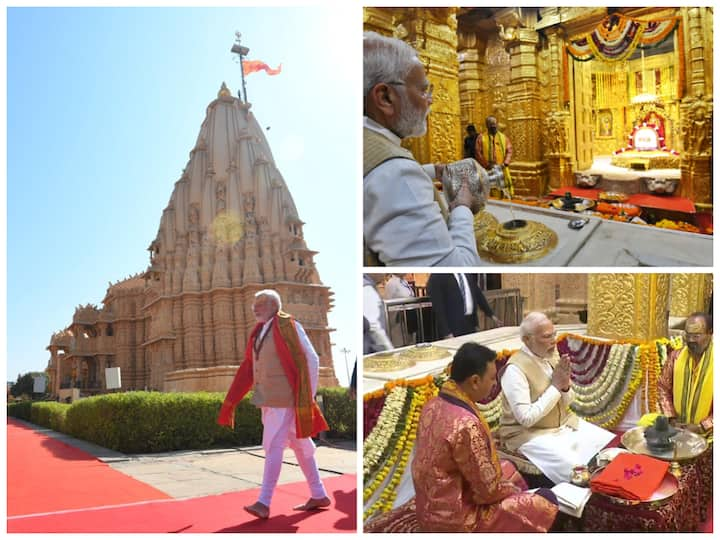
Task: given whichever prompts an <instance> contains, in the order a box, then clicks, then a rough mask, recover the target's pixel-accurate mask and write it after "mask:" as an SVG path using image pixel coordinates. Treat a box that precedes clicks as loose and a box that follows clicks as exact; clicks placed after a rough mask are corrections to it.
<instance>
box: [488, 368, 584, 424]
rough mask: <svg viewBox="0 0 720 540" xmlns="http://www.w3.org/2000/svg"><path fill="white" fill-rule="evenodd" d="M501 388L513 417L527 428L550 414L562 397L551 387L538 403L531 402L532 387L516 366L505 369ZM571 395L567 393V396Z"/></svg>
mask: <svg viewBox="0 0 720 540" xmlns="http://www.w3.org/2000/svg"><path fill="white" fill-rule="evenodd" d="M500 386H501V387H502V391H503V393H504V394H505V397H506V398H507V400H508V403H509V405H510V409H511V410H512V413H513V416H515V419H516V420H517V421H518V423H520V425H522V426H524V427H526V428H529V427H532V426H534V425H535V424H536V423H537V422H538V421H539V420H540V419H541V418H543V417H544V416H545V415H546V414H547V413H548V412H550V410H551V409H552V408H553V407H554V406H555V405H557V402H558V401H559V400H560V398H561V395H562V394H561V392H560V391H559V390H558V389H557V388H555V387H554V386H553V385H550V386H548V388H547V390H545V392H543V394H542V395H541V396H540V397H539V398H538V399H537V401H535V402H531V401H530V385H529V384H528V381H527V378H526V377H525V374H524V373H523V372H522V370H521V369H520V368H519V367H517V366H514V365H509V366H508V367H507V368H505V373H503V376H502V378H501V379H500ZM571 392H572V391H571ZM569 393H570V392H566V394H569Z"/></svg>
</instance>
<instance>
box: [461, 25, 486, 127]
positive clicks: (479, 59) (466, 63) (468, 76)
mask: <svg viewBox="0 0 720 540" xmlns="http://www.w3.org/2000/svg"><path fill="white" fill-rule="evenodd" d="M486 45H487V42H486V41H484V40H483V39H482V38H481V36H480V35H478V34H477V33H476V32H473V31H465V30H462V29H461V30H459V31H458V61H459V63H460V69H459V71H458V86H459V89H460V125H461V128H462V134H463V137H464V136H465V126H467V125H468V124H475V128H476V129H477V130H478V133H481V132H482V131H483V130H484V127H483V126H484V125H485V118H484V117H483V114H482V113H483V103H482V101H483V97H484V96H485V95H487V87H488V84H487V78H486V77H485V76H484V74H485V70H486V66H487V64H486V60H485V49H486Z"/></svg>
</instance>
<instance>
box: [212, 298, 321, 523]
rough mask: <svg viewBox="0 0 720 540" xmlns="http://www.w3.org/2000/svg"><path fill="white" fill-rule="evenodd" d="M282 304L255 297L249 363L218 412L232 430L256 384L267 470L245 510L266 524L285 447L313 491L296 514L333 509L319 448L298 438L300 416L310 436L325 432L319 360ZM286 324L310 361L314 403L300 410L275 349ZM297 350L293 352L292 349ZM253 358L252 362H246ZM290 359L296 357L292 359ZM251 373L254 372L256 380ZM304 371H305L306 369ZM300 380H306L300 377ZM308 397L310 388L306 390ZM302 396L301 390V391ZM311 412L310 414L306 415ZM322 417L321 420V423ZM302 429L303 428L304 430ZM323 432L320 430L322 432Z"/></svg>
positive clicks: (305, 438) (308, 438)
mask: <svg viewBox="0 0 720 540" xmlns="http://www.w3.org/2000/svg"><path fill="white" fill-rule="evenodd" d="M281 307H282V300H281V298H280V295H279V294H278V293H277V291H275V290H272V289H265V290H261V291H259V292H257V293H256V294H255V301H254V303H253V307H252V309H253V314H254V315H255V318H256V320H257V322H258V324H257V325H256V327H255V329H254V330H253V336H251V338H250V343H249V345H248V349H247V351H246V359H245V362H243V364H241V366H240V368H239V369H238V373H237V374H236V375H235V379H234V380H233V384H232V386H231V388H230V390H229V391H228V394H227V395H226V397H225V401H224V402H223V406H222V407H221V410H220V415H219V417H218V422H219V423H220V424H222V425H230V426H232V425H233V418H234V409H235V406H236V405H237V403H238V402H239V401H240V400H241V399H242V397H243V395H244V393H245V392H247V388H248V387H249V384H248V383H247V381H248V380H249V379H252V381H253V396H252V399H251V402H252V403H253V404H254V405H255V406H257V407H259V408H260V411H261V416H262V424H263V438H262V445H263V450H264V451H265V467H264V471H263V481H262V487H261V489H260V495H259V496H258V499H257V502H255V503H254V504H252V505H249V506H245V507H244V509H245V510H246V511H247V512H249V513H250V514H252V515H254V516H256V517H258V518H260V519H267V518H268V517H269V515H270V503H271V501H272V496H273V492H274V491H275V486H276V485H277V483H278V479H279V478H280V469H281V467H282V463H283V451H284V450H285V448H286V447H288V446H289V447H290V448H292V450H293V451H294V452H295V458H296V459H297V462H298V464H299V465H300V469H301V470H302V472H303V475H304V476H305V480H306V481H307V483H308V487H309V488H310V499H309V500H308V501H307V502H306V503H305V504H302V505H298V506H296V507H295V508H294V509H295V510H315V509H319V508H324V507H327V506H329V505H330V504H331V501H330V498H329V497H328V496H327V492H326V491H325V487H324V486H323V483H322V480H321V479H320V472H319V470H318V466H317V462H316V461H315V443H314V442H313V440H312V438H311V436H310V435H308V434H305V435H301V434H299V432H298V425H300V426H302V425H303V424H298V418H296V416H297V415H298V414H299V412H302V413H303V414H310V415H311V416H312V420H311V422H312V424H313V427H312V430H311V431H310V434H313V433H315V432H316V431H317V430H318V428H317V427H316V426H319V425H322V426H324V429H327V424H326V423H325V420H324V419H322V420H321V419H320V418H321V414H320V413H319V409H317V405H316V404H315V403H314V396H315V393H316V391H317V384H318V371H319V365H320V360H319V358H318V355H317V353H316V352H315V349H314V348H313V346H312V344H311V343H310V340H309V339H308V337H307V334H306V333H305V330H304V329H303V327H302V325H300V323H299V322H297V321H295V320H293V319H292V318H291V317H290V316H289V315H287V314H284V313H281V312H280V309H281ZM280 317H282V318H283V319H287V320H288V322H287V323H284V322H283V323H282V324H283V325H285V326H287V325H288V324H289V325H292V326H293V327H294V331H295V334H296V336H297V345H298V346H299V347H298V348H299V349H300V350H301V351H302V356H303V357H304V359H305V360H306V361H307V372H306V373H307V380H308V381H309V383H310V389H309V396H306V397H309V398H310V399H311V400H312V401H311V403H310V404H309V405H308V404H306V405H304V406H303V408H302V409H299V408H298V406H297V404H298V397H297V396H296V395H294V391H293V388H292V386H291V384H290V383H289V381H288V374H287V373H286V371H285V368H284V366H283V365H282V361H281V360H280V356H281V354H280V349H279V348H278V347H277V336H275V335H274V334H276V333H277V332H276V330H277V328H276V327H277V325H280V324H281V321H280V320H279V318H280ZM293 348H294V346H293ZM247 354H251V355H252V356H251V358H248V357H247ZM291 354H292V353H291ZM248 369H250V370H251V371H252V377H250V373H249V372H248ZM301 369H302V371H304V369H305V366H302V368H301ZM298 378H299V379H301V378H304V375H301V374H299V375H298ZM305 390H306V391H307V388H305ZM300 392H302V390H300ZM308 411H309V412H308ZM318 415H320V418H318ZM301 429H302V428H301ZM321 429H322V428H321Z"/></svg>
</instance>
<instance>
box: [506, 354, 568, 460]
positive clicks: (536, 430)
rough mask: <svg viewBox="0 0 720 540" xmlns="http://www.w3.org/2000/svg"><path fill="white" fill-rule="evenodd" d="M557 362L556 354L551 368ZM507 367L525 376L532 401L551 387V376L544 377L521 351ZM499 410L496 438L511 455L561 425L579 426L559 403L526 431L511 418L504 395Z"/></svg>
mask: <svg viewBox="0 0 720 540" xmlns="http://www.w3.org/2000/svg"><path fill="white" fill-rule="evenodd" d="M558 360H559V357H558V355H557V353H555V354H554V355H553V357H552V358H551V359H550V365H551V366H552V367H553V369H554V368H555V366H556V365H557V363H558ZM507 365H508V366H509V365H514V366H517V367H518V368H520V370H521V371H522V372H523V373H524V374H525V377H526V378H527V380H528V384H529V385H530V401H531V402H535V401H537V399H538V398H539V397H540V396H541V395H542V394H543V392H545V390H547V388H548V386H550V384H551V379H550V377H548V376H547V375H546V374H545V372H544V371H543V370H542V368H541V367H540V365H539V364H538V363H537V362H536V361H535V360H534V359H533V358H532V357H530V356H529V355H527V354H526V353H524V352H523V351H518V352H516V353H515V354H513V355H512V356H511V357H510V360H508V363H507ZM502 407H503V414H502V416H501V418H500V428H499V429H498V436H499V438H500V442H501V444H502V445H503V446H504V447H505V448H507V449H508V450H510V451H511V452H514V451H515V450H517V449H518V447H519V446H522V445H523V444H524V443H526V442H528V441H529V440H530V439H532V438H534V437H537V436H538V435H544V434H545V433H549V432H552V431H555V430H557V429H558V428H559V427H560V426H564V425H568V426H570V427H577V425H578V419H577V416H575V413H573V412H572V411H570V410H569V409H568V408H567V406H564V405H563V404H562V403H561V402H560V401H558V402H557V404H556V405H555V407H553V408H552V409H550V411H549V412H548V413H547V414H546V415H545V416H544V417H542V418H541V419H540V420H539V421H538V422H537V423H536V424H535V425H534V426H532V427H531V428H526V427H524V426H522V425H521V424H519V423H518V421H517V420H516V419H515V415H513V412H512V409H510V404H509V403H508V400H507V398H506V397H505V394H503V395H502Z"/></svg>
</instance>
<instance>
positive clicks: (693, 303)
mask: <svg viewBox="0 0 720 540" xmlns="http://www.w3.org/2000/svg"><path fill="white" fill-rule="evenodd" d="M711 293H712V275H711V274H672V275H671V278H670V315H671V316H672V317H687V316H688V315H690V314H691V313H694V312H696V311H706V310H707V304H708V302H709V300H710V294H711Z"/></svg>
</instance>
